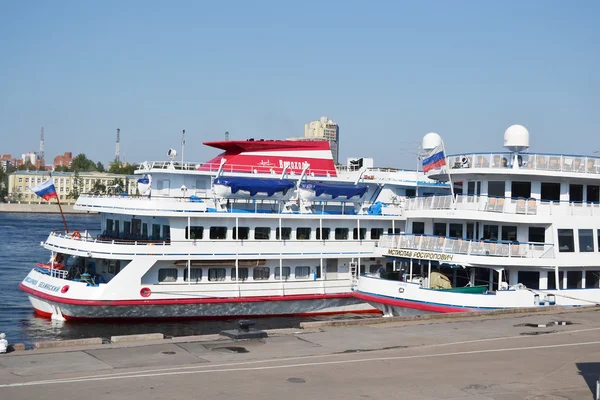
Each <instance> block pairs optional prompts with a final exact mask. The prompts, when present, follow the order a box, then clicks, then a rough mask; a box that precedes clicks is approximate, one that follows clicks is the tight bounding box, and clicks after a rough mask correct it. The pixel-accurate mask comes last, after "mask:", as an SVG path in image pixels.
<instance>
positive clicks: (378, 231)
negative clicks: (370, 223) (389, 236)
mask: <svg viewBox="0 0 600 400" xmlns="http://www.w3.org/2000/svg"><path fill="white" fill-rule="evenodd" d="M381 235H383V228H371V240H378V239H379V238H380V237H381Z"/></svg>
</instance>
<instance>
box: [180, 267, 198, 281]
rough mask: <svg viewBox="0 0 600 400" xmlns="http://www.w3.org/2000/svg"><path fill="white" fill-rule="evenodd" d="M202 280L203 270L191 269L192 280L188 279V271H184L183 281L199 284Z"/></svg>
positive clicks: (185, 269)
mask: <svg viewBox="0 0 600 400" xmlns="http://www.w3.org/2000/svg"><path fill="white" fill-rule="evenodd" d="M201 280H202V268H190V279H188V269H187V268H184V269H183V281H184V282H194V283H198V282H200V281H201Z"/></svg>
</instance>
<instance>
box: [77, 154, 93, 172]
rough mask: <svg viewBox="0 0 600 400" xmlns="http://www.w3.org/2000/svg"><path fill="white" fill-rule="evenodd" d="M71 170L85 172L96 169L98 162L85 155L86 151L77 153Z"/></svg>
mask: <svg viewBox="0 0 600 400" xmlns="http://www.w3.org/2000/svg"><path fill="white" fill-rule="evenodd" d="M71 170H72V171H84V172H88V171H95V170H96V164H95V163H94V162H93V161H92V160H90V159H88V158H87V157H86V156H85V153H81V154H79V155H77V157H75V158H74V159H73V161H71Z"/></svg>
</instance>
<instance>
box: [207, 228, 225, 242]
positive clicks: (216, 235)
mask: <svg viewBox="0 0 600 400" xmlns="http://www.w3.org/2000/svg"><path fill="white" fill-rule="evenodd" d="M209 237H210V240H223V239H226V238H227V227H226V226H211V227H210V234H209Z"/></svg>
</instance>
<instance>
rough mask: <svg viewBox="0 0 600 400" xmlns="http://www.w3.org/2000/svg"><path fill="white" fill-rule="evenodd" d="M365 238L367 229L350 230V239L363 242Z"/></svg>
mask: <svg viewBox="0 0 600 400" xmlns="http://www.w3.org/2000/svg"><path fill="white" fill-rule="evenodd" d="M366 237H367V228H360V230H359V229H358V228H354V229H353V230H352V239H354V240H365V239H366Z"/></svg>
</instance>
